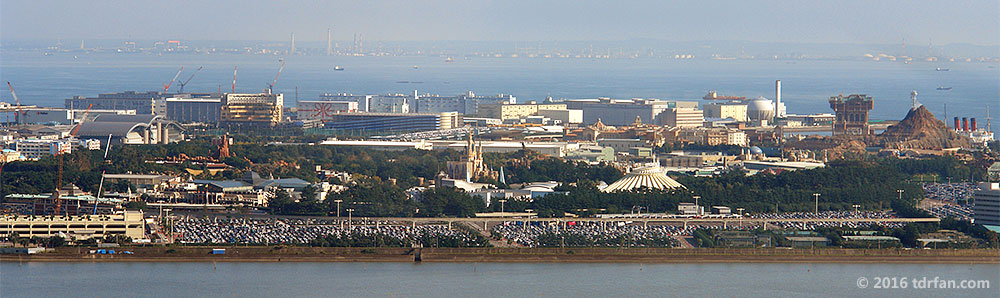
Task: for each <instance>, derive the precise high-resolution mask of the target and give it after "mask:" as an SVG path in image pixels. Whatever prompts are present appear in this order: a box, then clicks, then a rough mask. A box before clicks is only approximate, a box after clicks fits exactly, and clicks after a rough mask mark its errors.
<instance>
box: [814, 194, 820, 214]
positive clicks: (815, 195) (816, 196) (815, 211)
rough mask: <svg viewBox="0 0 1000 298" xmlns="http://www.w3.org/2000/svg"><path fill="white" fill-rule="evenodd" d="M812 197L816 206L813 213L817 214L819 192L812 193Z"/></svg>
mask: <svg viewBox="0 0 1000 298" xmlns="http://www.w3.org/2000/svg"><path fill="white" fill-rule="evenodd" d="M813 197H815V198H816V208H815V210H814V211H813V213H816V214H819V193H814V194H813Z"/></svg>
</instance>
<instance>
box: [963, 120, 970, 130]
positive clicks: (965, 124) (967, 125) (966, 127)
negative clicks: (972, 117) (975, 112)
mask: <svg viewBox="0 0 1000 298" xmlns="http://www.w3.org/2000/svg"><path fill="white" fill-rule="evenodd" d="M962 130H963V131H969V118H966V117H962Z"/></svg>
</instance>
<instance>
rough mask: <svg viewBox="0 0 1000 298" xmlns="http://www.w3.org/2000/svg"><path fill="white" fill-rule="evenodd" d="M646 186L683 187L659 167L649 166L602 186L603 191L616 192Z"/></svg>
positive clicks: (654, 187) (651, 187)
mask: <svg viewBox="0 0 1000 298" xmlns="http://www.w3.org/2000/svg"><path fill="white" fill-rule="evenodd" d="M642 187H647V188H650V189H678V188H685V187H684V185H681V184H680V183H678V182H677V181H674V179H670V177H667V175H665V174H663V171H661V170H660V169H659V168H655V167H649V168H640V169H636V170H634V171H632V172H631V173H628V174H627V175H625V177H622V179H619V180H618V181H615V183H611V185H608V187H606V188H604V189H603V190H602V191H604V192H616V191H629V190H633V189H637V188H642Z"/></svg>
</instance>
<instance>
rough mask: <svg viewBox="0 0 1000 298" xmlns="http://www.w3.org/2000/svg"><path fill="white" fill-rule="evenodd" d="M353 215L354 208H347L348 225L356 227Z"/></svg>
mask: <svg viewBox="0 0 1000 298" xmlns="http://www.w3.org/2000/svg"><path fill="white" fill-rule="evenodd" d="M353 216H354V208H347V225H348V226H350V227H351V228H353V227H354V221H353V219H352V218H353Z"/></svg>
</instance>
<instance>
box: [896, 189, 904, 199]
mask: <svg viewBox="0 0 1000 298" xmlns="http://www.w3.org/2000/svg"><path fill="white" fill-rule="evenodd" d="M896 192H897V193H899V200H900V201H902V200H903V190H902V189H897V190H896Z"/></svg>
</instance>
